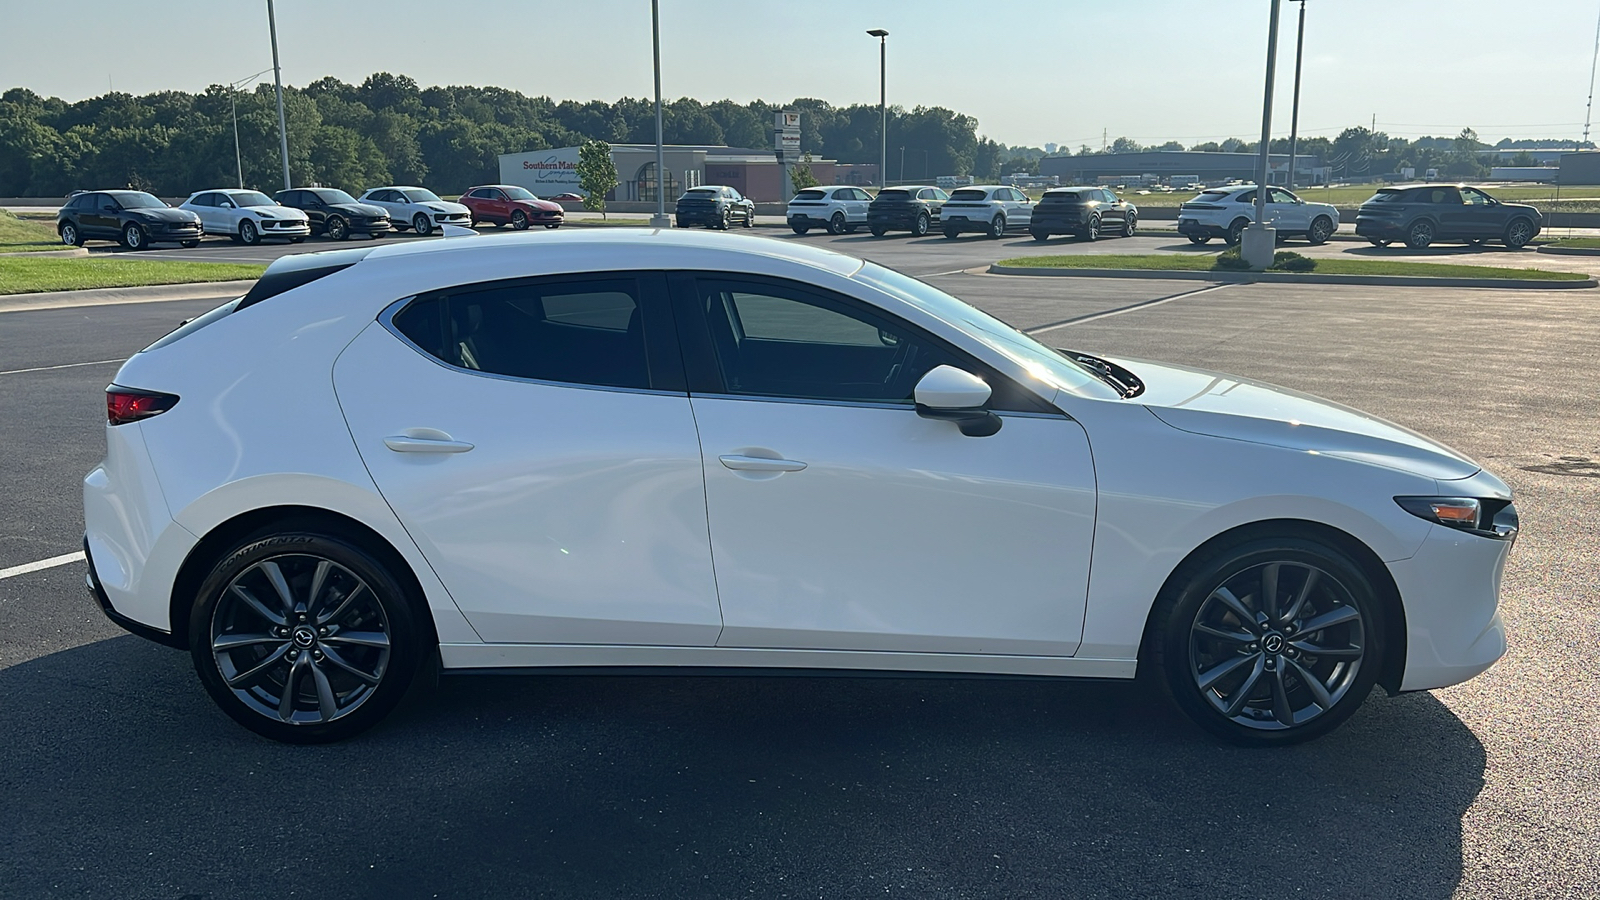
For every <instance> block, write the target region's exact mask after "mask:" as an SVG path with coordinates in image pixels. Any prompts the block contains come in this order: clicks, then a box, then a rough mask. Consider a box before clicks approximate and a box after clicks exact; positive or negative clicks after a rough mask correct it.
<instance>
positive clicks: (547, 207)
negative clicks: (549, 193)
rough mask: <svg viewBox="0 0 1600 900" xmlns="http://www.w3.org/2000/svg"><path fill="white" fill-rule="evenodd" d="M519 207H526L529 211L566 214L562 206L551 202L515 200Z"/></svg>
mask: <svg viewBox="0 0 1600 900" xmlns="http://www.w3.org/2000/svg"><path fill="white" fill-rule="evenodd" d="M511 202H512V203H514V204H516V205H517V206H526V207H527V208H529V209H538V210H543V211H544V212H565V211H566V210H564V209H562V207H561V204H559V203H551V202H550V201H549V200H513V201H511Z"/></svg>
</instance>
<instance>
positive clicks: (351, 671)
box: [189, 530, 428, 744]
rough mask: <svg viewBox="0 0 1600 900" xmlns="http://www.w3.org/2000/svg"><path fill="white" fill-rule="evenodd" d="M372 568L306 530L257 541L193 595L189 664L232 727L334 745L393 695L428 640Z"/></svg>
mask: <svg viewBox="0 0 1600 900" xmlns="http://www.w3.org/2000/svg"><path fill="white" fill-rule="evenodd" d="M418 608H420V604H418V603H415V602H414V599H413V598H412V597H410V596H409V595H408V593H407V591H406V590H405V588H404V587H402V585H401V584H400V582H399V581H398V580H397V578H396V577H395V575H394V573H392V572H390V571H389V570H388V568H387V567H386V566H385V564H384V563H383V562H381V561H380V560H379V559H378V558H377V557H376V556H374V555H373V554H371V553H369V552H368V551H367V550H366V549H364V548H362V547H360V546H358V545H356V544H354V543H351V542H349V541H347V540H345V539H343V538H339V537H336V536H333V535H330V534H323V533H318V532H313V531H297V530H286V531H281V532H274V533H270V534H257V535H255V536H253V537H252V538H250V539H248V540H247V541H246V542H245V543H244V544H242V545H240V546H238V547H235V548H234V549H233V550H232V551H230V552H228V553H227V554H225V555H224V556H223V557H222V558H221V560H220V561H219V562H218V563H217V564H216V565H215V566H214V567H213V568H212V570H211V572H210V574H209V575H208V576H207V577H206V579H205V581H204V583H203V584H202V585H201V587H200V590H199V593H198V595H197V596H196V598H195V603H194V606H193V608H192V613H191V616H190V620H189V636H190V639H189V643H190V655H191V656H192V657H193V659H194V666H195V670H196V672H197V673H198V674H199V676H200V680H201V682H202V683H203V684H204V685H205V687H206V690H207V692H208V693H210V694H211V697H212V699H213V700H215V701H216V702H217V704H218V705H219V706H221V707H222V710H223V711H224V712H226V713H227V714H228V715H229V716H230V717H232V718H233V719H234V721H236V722H238V723H239V724H241V725H243V726H245V727H246V728H248V729H250V730H251V731H254V732H256V733H257V734H261V735H264V736H266V737H269V738H272V739H273V740H278V741H285V742H289V743H297V744H302V743H323V742H327V741H336V740H342V739H344V738H348V737H351V736H353V735H355V734H358V733H359V732H361V731H364V730H366V729H367V728H370V727H371V726H372V725H374V724H375V723H377V722H378V720H379V719H382V718H383V717H384V715H385V714H387V713H388V712H389V711H390V710H391V709H393V708H394V706H395V704H396V703H398V702H399V700H400V698H401V696H402V695H404V693H405V691H406V688H407V687H408V686H409V685H410V682H411V679H412V676H413V675H414V674H415V672H416V670H417V668H418V665H419V664H420V663H421V662H422V660H423V658H424V657H425V655H426V651H427V644H428V639H427V638H426V635H427V631H426V629H425V626H424V624H423V622H422V621H421V620H420V619H419V618H418V616H417V613H416V612H415V610H416V609H418Z"/></svg>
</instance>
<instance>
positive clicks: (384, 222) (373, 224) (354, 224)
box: [346, 219, 393, 237]
mask: <svg viewBox="0 0 1600 900" xmlns="http://www.w3.org/2000/svg"><path fill="white" fill-rule="evenodd" d="M346 227H347V228H348V229H349V231H350V233H351V234H366V235H371V236H373V237H377V236H379V235H384V234H388V233H389V232H390V231H391V230H392V229H393V226H392V225H390V224H389V220H388V219H379V220H377V221H366V222H363V221H360V220H358V219H352V220H350V222H349V224H348V225H347V226H346Z"/></svg>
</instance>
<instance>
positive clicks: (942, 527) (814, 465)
mask: <svg viewBox="0 0 1600 900" xmlns="http://www.w3.org/2000/svg"><path fill="white" fill-rule="evenodd" d="M106 396H107V414H108V425H107V428H106V440H107V445H108V447H107V453H106V457H105V460H104V461H103V462H102V463H101V464H100V465H98V466H96V467H95V468H94V470H93V471H91V472H90V473H89V475H88V477H87V478H86V479H85V481H84V517H85V521H86V523H87V536H86V538H85V547H86V552H87V554H88V557H89V587H90V589H91V590H92V591H93V593H94V594H95V596H96V597H97V598H98V600H99V602H100V603H101V605H102V607H103V608H104V610H105V611H106V613H107V614H108V615H109V616H110V617H111V618H112V619H113V620H115V621H117V622H118V623H120V624H122V625H123V626H125V627H127V628H128V629H129V630H131V631H134V632H135V633H138V634H141V635H144V636H147V637H150V638H152V639H154V640H157V641H161V642H164V643H167V644H171V645H173V646H176V647H181V648H184V649H186V650H188V651H189V652H190V653H191V654H192V656H193V661H194V664H195V666H196V668H197V670H198V672H199V675H200V678H201V680H202V681H203V682H204V684H205V686H206V688H207V689H208V690H209V692H210V693H211V695H212V696H213V697H214V698H215V700H216V701H217V702H218V703H219V704H220V705H221V707H222V708H223V709H224V710H225V711H227V713H228V714H229V715H231V716H232V717H234V718H235V719H236V720H237V721H239V722H241V723H242V724H244V725H245V726H246V727H249V728H251V729H253V730H255V731H257V732H259V733H261V734H264V735H267V736H269V737H272V738H276V739H279V740H287V741H300V742H305V741H325V740H333V739H337V738H341V737H345V736H348V735H351V734H354V733H356V732H358V731H360V730H362V729H364V728H366V727H368V726H370V725H372V724H373V723H374V722H376V721H378V720H379V719H380V718H381V717H382V716H383V715H384V714H385V713H386V712H388V711H389V710H390V709H391V708H392V707H393V706H394V705H395V703H396V702H397V701H398V699H399V698H400V696H401V694H402V693H403V692H404V691H405V690H406V687H407V684H408V682H409V681H410V680H411V679H412V676H413V673H415V672H416V671H417V669H418V667H419V666H420V665H422V664H423V662H424V661H426V660H430V659H437V660H438V661H439V662H440V664H441V665H442V666H443V668H444V669H445V670H447V671H470V670H484V669H505V668H517V667H520V668H530V669H541V668H545V669H559V670H564V671H571V670H574V669H587V670H591V671H603V670H605V669H607V668H630V669H631V668H636V667H650V668H655V669H659V670H660V671H662V672H671V671H673V670H675V669H680V668H681V667H693V668H701V667H724V668H735V669H737V668H741V667H783V668H791V669H793V668H801V669H819V670H821V669H826V670H842V671H861V670H879V671H892V672H899V673H918V672H921V673H968V674H976V673H1004V674H1010V675H1031V676H1069V677H1071V676H1080V677H1092V678H1123V679H1126V678H1132V677H1133V676H1134V674H1135V672H1136V670H1138V669H1140V668H1142V667H1150V668H1152V669H1153V670H1155V672H1156V673H1158V675H1159V677H1160V678H1161V679H1163V680H1164V682H1165V684H1166V686H1167V688H1168V689H1170V691H1171V693H1172V696H1173V697H1174V698H1175V699H1176V702H1177V704H1178V705H1179V706H1180V707H1181V708H1182V709H1183V710H1184V711H1185V712H1186V713H1188V714H1189V715H1190V716H1192V717H1193V718H1194V719H1195V720H1196V721H1197V722H1198V723H1200V724H1201V725H1202V726H1204V727H1205V728H1207V729H1210V730H1211V731H1212V732H1214V733H1216V734H1219V735H1222V736H1224V737H1227V738H1231V739H1233V740H1237V741H1242V742H1249V743H1284V742H1291V741H1296V740H1301V739H1305V738H1309V737H1312V736H1315V735H1318V734H1322V733H1324V732H1326V731H1328V730H1330V729H1331V728H1333V727H1334V726H1335V725H1337V724H1338V723H1339V722H1340V721H1342V720H1343V719H1345V718H1346V717H1347V716H1349V715H1350V714H1351V713H1352V712H1353V711H1354V710H1355V708H1356V707H1357V706H1358V705H1359V704H1360V703H1361V702H1362V700H1363V698H1364V697H1365V696H1366V695H1367V693H1368V690H1369V688H1371V687H1372V686H1373V685H1374V684H1380V685H1382V686H1384V687H1385V688H1387V689H1388V690H1390V691H1416V690H1426V689H1429V688H1436V687H1441V686H1443V685H1448V684H1453V683H1455V682H1458V681H1462V680H1464V679H1467V678H1471V677H1472V676H1474V675H1476V674H1478V673H1479V672H1482V671H1483V670H1484V669H1486V668H1488V667H1489V666H1490V665H1491V664H1492V663H1493V662H1494V661H1495V660H1496V659H1497V658H1498V657H1499V656H1500V655H1501V653H1502V652H1503V651H1504V650H1505V646H1506V643H1505V633H1504V630H1503V628H1502V626H1501V622H1500V618H1499V616H1498V614H1497V611H1496V607H1497V603H1498V593H1499V587H1500V574H1501V569H1502V567H1503V566H1504V564H1505V561H1506V557H1507V554H1508V553H1509V551H1510V549H1511V546H1512V541H1513V538H1514V537H1515V535H1516V528H1517V519H1516V510H1515V508H1514V507H1513V506H1512V503H1511V492H1510V491H1509V490H1508V489H1507V487H1506V486H1505V484H1503V483H1502V482H1501V481H1500V480H1499V479H1497V478H1495V477H1494V476H1493V475H1491V474H1489V473H1488V472H1486V471H1484V470H1483V469H1481V468H1480V467H1479V466H1478V465H1477V464H1476V463H1474V462H1472V461H1471V460H1469V459H1467V458H1465V457H1463V456H1462V455H1461V454H1459V453H1456V452H1454V451H1452V450H1450V449H1448V448H1446V447H1444V446H1441V445H1439V444H1437V443H1434V442H1433V441H1430V440H1428V439H1426V438H1423V437H1421V436H1419V435H1417V434H1414V433H1412V432H1410V431H1407V430H1405V429H1404V428H1401V427H1399V426H1396V425H1392V424H1390V423H1388V422H1385V421H1382V420H1380V419H1376V418H1373V417H1371V416H1367V415H1364V414H1362V413H1360V412H1357V411H1355V410H1353V409H1348V408H1346V407H1342V406H1338V405H1336V404H1333V403H1329V402H1326V401H1323V400H1318V399H1316V398H1314V397H1310V396H1306V395H1304V394H1299V393H1295V392H1293V391H1288V390H1283V389H1280V388H1274V387H1271V386H1269V385H1265V384H1259V383H1255V382H1251V381H1246V380H1243V379H1238V378H1234V377H1230V376H1227V375H1218V374H1213V373H1210V372H1203V371H1197V370H1193V369H1187V368H1182V367H1179V366H1173V365H1166V364H1162V363H1156V362H1147V361H1138V360H1130V359H1105V358H1100V357H1097V356H1093V355H1089V354H1085V353H1077V352H1070V351H1056V350H1051V349H1050V348H1048V347H1045V346H1043V345H1041V344H1039V343H1037V342H1035V341H1034V340H1032V339H1031V338H1029V337H1027V336H1026V335H1024V334H1022V333H1020V332H1017V331H1016V330H1014V329H1012V328H1010V327H1008V326H1006V325H1005V324H1004V323H1002V322H1000V321H999V320H997V319H995V318H993V317H991V316H989V315H986V314H984V313H982V312H979V311H978V310H976V309H973V308H972V307H970V306H968V305H967V304H965V303H962V302H961V301H959V300H957V299H955V298H954V297H951V296H949V295H947V294H944V293H942V292H940V291H939V290H938V289H936V288H934V287H932V286H930V285H928V284H926V283H924V282H921V281H918V280H916V279H914V278H910V277H907V276H905V275H901V274H899V273H897V272H894V271H891V270H889V269H885V268H883V267H881V266H878V265H874V264H872V263H864V262H862V261H861V260H859V259H855V258H852V257H848V256H843V255H840V254H836V253H831V252H828V251H825V250H821V249H818V248H812V247H807V246H805V245H800V244H792V243H783V242H779V241H773V240H770V239H764V238H757V237H746V236H732V235H725V234H716V235H708V234H702V233H691V232H684V231H675V230H664V231H659V232H652V231H644V230H638V231H624V230H622V229H614V230H613V229H596V230H592V231H587V232H580V233H577V234H569V233H561V234H557V235H553V236H552V235H541V236H539V237H538V238H530V237H529V236H527V235H497V236H491V237H482V238H478V239H476V240H470V241H468V240H461V241H454V240H447V241H433V242H428V243H425V244H412V245H409V246H392V245H391V246H384V247H377V248H370V247H364V248H360V249H352V250H337V251H331V252H327V253H315V254H305V255H300V256H291V257H287V258H284V259H280V260H278V261H276V262H274V263H273V264H272V265H271V266H270V267H269V268H268V269H267V272H266V274H265V275H264V276H263V277H262V278H261V280H260V281H259V282H257V283H256V285H255V286H254V287H253V288H251V290H250V292H249V293H247V294H245V295H244V296H243V297H241V298H239V299H237V300H234V301H232V302H230V303H227V304H225V305H223V306H220V307H218V308H217V309H215V310H213V311H211V312H209V313H207V314H205V315H203V316H200V317H199V318H197V319H195V320H193V321H191V322H188V323H186V324H185V325H183V326H182V327H180V328H179V329H177V330H176V331H174V332H172V333H171V334H169V335H168V336H166V337H164V338H162V339H161V340H159V341H157V342H155V343H154V344H152V345H151V346H149V347H147V348H146V349H145V350H143V351H141V352H140V353H138V354H136V355H134V356H133V358H131V359H129V360H128V361H127V362H126V363H125V364H124V365H123V366H122V368H121V369H120V370H119V371H118V373H117V375H116V380H115V383H114V384H112V385H111V386H110V387H109V388H108V389H107V395H106Z"/></svg>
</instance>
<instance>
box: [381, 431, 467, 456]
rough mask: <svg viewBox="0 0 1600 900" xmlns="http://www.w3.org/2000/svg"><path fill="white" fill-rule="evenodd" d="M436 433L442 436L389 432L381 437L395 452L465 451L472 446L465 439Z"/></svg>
mask: <svg viewBox="0 0 1600 900" xmlns="http://www.w3.org/2000/svg"><path fill="white" fill-rule="evenodd" d="M418 430H419V431H420V430H421V429H418ZM430 430H431V429H430ZM437 434H439V435H442V437H434V436H432V435H429V436H427V437H418V436H415V435H409V434H391V435H389V436H388V437H386V438H384V439H383V445H384V446H385V447H388V448H389V449H390V450H393V451H394V452H396V453H465V452H467V451H468V450H471V449H472V447H473V445H472V444H469V443H467V442H466V441H455V440H451V439H450V436H449V435H446V434H444V432H437Z"/></svg>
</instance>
